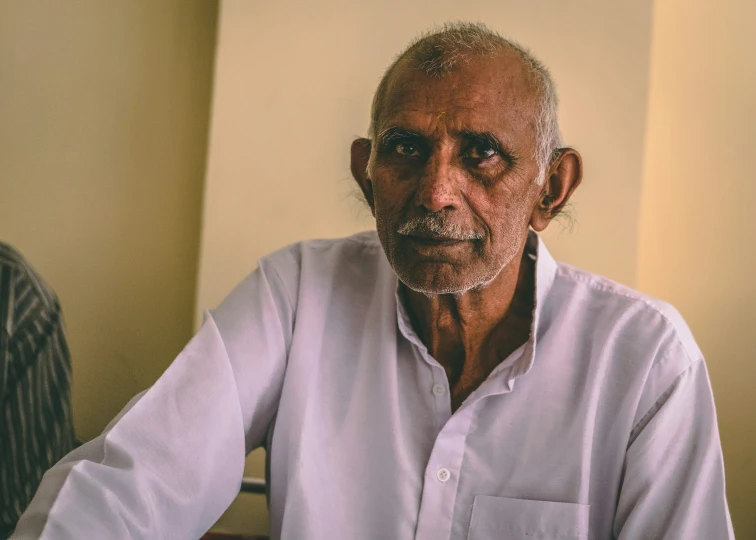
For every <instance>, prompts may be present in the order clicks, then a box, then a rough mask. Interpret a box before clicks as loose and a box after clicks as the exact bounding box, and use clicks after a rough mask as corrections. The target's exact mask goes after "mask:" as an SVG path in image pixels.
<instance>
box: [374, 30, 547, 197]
mask: <svg viewBox="0 0 756 540" xmlns="http://www.w3.org/2000/svg"><path fill="white" fill-rule="evenodd" d="M502 51H509V52H512V53H514V55H515V57H516V58H517V59H518V60H519V61H520V62H521V64H522V67H523V68H524V69H523V74H524V75H525V77H527V79H528V80H527V81H525V82H526V83H527V84H528V85H529V86H530V89H531V92H532V97H533V106H532V113H531V114H532V118H531V121H532V124H533V127H534V129H535V139H536V145H535V151H534V156H533V157H534V158H535V160H536V162H537V163H538V176H537V179H536V183H537V184H539V185H540V184H543V182H544V181H545V177H546V171H547V169H548V167H549V164H550V163H551V161H552V159H553V158H554V156H555V154H556V151H557V150H558V149H559V148H560V147H561V146H562V139H561V133H560V130H559V122H558V119H557V104H558V100H557V94H556V90H555V88H554V83H553V81H552V80H551V75H550V74H549V72H548V69H546V67H545V66H544V65H543V64H542V63H541V62H540V61H539V60H538V59H537V58H535V57H534V56H533V55H532V54H531V53H530V52H529V51H528V50H527V49H525V48H524V47H522V46H521V45H519V44H517V43H516V42H514V41H511V40H508V39H505V38H503V37H502V36H500V35H499V34H497V33H496V32H494V31H492V30H490V29H488V28H487V27H486V26H485V25H483V24H474V23H449V24H446V25H444V26H443V27H442V28H441V29H440V30H433V31H430V32H427V33H425V34H423V35H421V36H420V37H419V38H418V39H416V40H415V41H414V42H413V43H411V44H410V45H409V47H407V49H405V50H404V51H403V52H402V53H401V54H400V55H399V56H398V57H397V58H396V60H395V61H394V62H393V63H392V64H391V66H389V68H388V69H387V70H386V72H385V73H384V75H383V78H382V79H381V82H380V83H379V85H378V88H377V90H376V92H375V96H374V97H373V106H372V109H371V115H370V136H371V138H373V139H375V138H377V137H378V135H379V134H380V133H379V132H378V130H380V121H381V118H382V113H383V112H384V108H385V106H386V96H387V94H388V90H389V87H390V85H391V83H392V81H393V79H394V76H395V74H396V72H397V71H399V70H401V69H403V68H411V69H419V70H421V71H423V72H424V73H425V74H427V75H430V76H432V77H437V78H441V77H444V76H445V75H447V74H448V73H449V72H451V71H453V70H454V69H455V68H457V67H458V66H460V65H464V64H466V63H468V62H470V61H471V60H472V59H474V58H480V57H484V58H490V59H491V61H497V60H498V59H500V58H501V56H502V55H501V54H500V53H501V52H502ZM506 56H509V55H506Z"/></svg>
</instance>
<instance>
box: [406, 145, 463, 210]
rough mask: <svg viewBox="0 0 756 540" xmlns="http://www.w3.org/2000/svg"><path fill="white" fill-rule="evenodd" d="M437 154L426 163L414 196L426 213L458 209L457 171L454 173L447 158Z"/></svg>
mask: <svg viewBox="0 0 756 540" xmlns="http://www.w3.org/2000/svg"><path fill="white" fill-rule="evenodd" d="M439 154H440V153H439ZM439 154H436V155H434V156H432V157H431V159H429V160H428V162H427V163H426V166H425V170H424V171H423V176H422V178H421V179H420V186H419V187H418V190H417V195H416V203H417V205H418V206H420V207H422V208H424V209H425V210H426V211H428V212H440V211H441V210H454V209H457V208H458V207H459V185H458V180H459V179H458V178H457V176H458V174H459V171H455V168H454V167H453V165H452V163H451V161H450V160H449V159H448V158H446V157H445V156H443V155H439Z"/></svg>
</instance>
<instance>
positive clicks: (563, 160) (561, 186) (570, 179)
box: [530, 148, 583, 232]
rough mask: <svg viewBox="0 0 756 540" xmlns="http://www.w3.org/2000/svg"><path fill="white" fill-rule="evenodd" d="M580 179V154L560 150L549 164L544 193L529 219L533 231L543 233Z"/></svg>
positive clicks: (581, 170) (570, 150)
mask: <svg viewBox="0 0 756 540" xmlns="http://www.w3.org/2000/svg"><path fill="white" fill-rule="evenodd" d="M582 178H583V165H582V159H581V157H580V154H579V153H578V152H577V151H576V150H574V149H572V148H561V149H560V150H559V154H558V156H557V157H556V159H555V160H554V162H553V163H552V164H551V167H550V170H549V176H548V178H547V179H546V183H545V186H544V191H543V192H542V193H541V194H540V196H539V200H538V203H537V204H536V207H535V209H534V211H533V215H532V217H531V219H530V226H531V227H532V228H533V229H534V230H535V231H538V232H541V231H543V230H544V229H546V227H548V225H549V223H550V222H551V220H552V219H554V218H555V217H556V216H558V215H559V213H560V212H561V211H562V210H563V209H564V207H565V205H566V204H567V202H568V201H569V199H570V197H571V196H572V193H573V192H574V191H575V189H576V188H577V187H578V185H580V182H581V180H582Z"/></svg>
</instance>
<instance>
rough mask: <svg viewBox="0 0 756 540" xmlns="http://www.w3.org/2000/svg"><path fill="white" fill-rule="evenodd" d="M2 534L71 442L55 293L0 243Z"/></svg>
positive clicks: (64, 349)
mask: <svg viewBox="0 0 756 540" xmlns="http://www.w3.org/2000/svg"><path fill="white" fill-rule="evenodd" d="M0 332H2V333H3V335H2V336H0V371H2V374H0V381H1V383H0V538H7V537H8V535H9V534H10V533H11V532H12V531H13V529H14V527H15V525H16V522H17V521H18V519H19V517H20V516H21V513H22V512H23V510H24V509H25V508H26V506H27V505H28V504H29V501H31V499H32V496H33V495H34V492H35V491H36V490H37V486H39V482H40V480H41V479H42V475H43V474H44V472H45V471H46V470H47V469H49V468H50V467H52V466H53V465H54V464H55V462H56V461H58V460H59V459H60V458H61V457H63V456H64V455H65V454H67V453H68V452H70V451H71V450H72V449H73V447H74V431H73V421H72V418H71V359H70V355H69V352H68V345H67V344H66V336H65V331H64V328H63V318H62V314H61V309H60V305H59V303H58V299H57V297H56V296H55V294H54V293H53V291H52V289H50V288H49V287H47V286H46V285H45V283H44V282H43V281H42V279H41V278H40V277H39V276H38V275H37V274H36V273H35V272H34V270H33V269H32V268H31V267H30V266H29V265H28V264H27V263H26V262H25V261H24V260H23V258H22V257H21V256H20V255H19V254H18V253H16V252H15V251H13V250H11V249H10V248H9V247H7V246H4V245H0Z"/></svg>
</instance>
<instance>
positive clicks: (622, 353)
mask: <svg viewBox="0 0 756 540" xmlns="http://www.w3.org/2000/svg"><path fill="white" fill-rule="evenodd" d="M351 157H352V172H353V175H354V177H355V179H356V181H357V182H358V184H359V186H360V188H361V189H362V191H363V193H364V194H365V198H366V200H367V202H368V203H369V205H370V208H371V209H372V211H373V214H374V215H375V219H376V224H377V235H376V234H375V233H374V232H367V233H362V234H357V235H355V236H352V237H350V238H346V239H341V240H319V241H308V242H303V243H300V244H297V245H294V246H291V247H288V248H285V249H283V250H281V251H279V252H277V253H274V254H272V255H270V256H268V257H266V258H264V259H263V260H261V261H260V265H259V268H258V269H257V270H255V271H254V272H253V273H252V274H251V275H250V276H249V277H248V278H247V279H246V280H245V281H243V282H242V283H241V284H240V285H239V286H238V287H237V288H236V289H235V290H234V291H233V292H232V293H231V294H230V296H229V297H228V298H227V299H226V300H225V301H224V302H223V303H222V304H221V305H220V307H218V309H216V310H214V311H213V312H212V313H211V314H210V315H209V316H208V318H207V320H206V322H205V324H204V326H203V328H202V329H201V330H200V331H199V333H198V334H197V335H196V336H195V338H194V339H193V340H192V341H191V342H190V343H189V345H188V346H187V347H186V349H185V350H184V351H183V352H182V353H181V354H180V355H179V356H178V358H177V359H176V360H175V361H174V363H173V364H172V365H171V367H170V368H169V369H168V370H167V371H166V372H165V374H164V375H163V376H162V377H161V378H160V379H159V380H158V381H157V383H155V385H154V386H153V387H151V388H150V389H149V390H147V391H146V392H144V393H143V394H141V395H140V396H138V397H137V398H135V399H134V400H132V402H131V403H129V404H128V405H127V406H126V408H125V409H124V411H123V412H121V413H120V415H119V416H118V417H117V418H116V419H115V420H114V421H113V422H112V423H111V424H110V426H108V427H107V428H106V430H105V432H104V433H103V434H102V435H101V436H100V437H98V438H97V439H95V440H94V441H92V442H90V443H88V444H87V445H85V446H83V447H81V448H79V449H78V450H76V451H74V452H73V453H71V454H70V455H69V456H68V457H67V458H65V459H64V460H63V461H62V462H61V463H59V464H58V465H56V466H55V467H54V468H53V469H52V470H50V471H49V472H48V474H47V475H46V477H45V479H44V481H43V484H42V487H41V488H40V490H39V491H38V493H37V495H36V496H35V499H34V501H33V502H32V504H31V506H30V507H29V509H28V510H27V512H26V514H25V515H24V517H23V518H22V520H21V523H20V525H19V527H18V529H17V532H16V536H15V537H14V538H38V537H41V538H98V539H102V538H187V539H188V538H196V537H198V536H200V534H201V533H202V532H203V531H204V530H206V529H207V528H208V527H209V526H210V525H212V523H213V522H214V520H216V519H217V518H218V517H219V516H220V514H221V513H222V512H223V510H224V509H225V508H226V507H227V506H228V505H229V504H230V503H231V501H232V500H233V499H234V497H235V495H236V493H237V491H238V489H239V482H240V478H241V476H242V469H243V462H244V455H245V453H246V452H249V451H251V450H252V449H254V448H257V447H259V446H264V447H265V448H266V449H267V456H268V463H267V473H268V475H267V476H268V485H269V504H270V516H271V523H270V529H271V536H272V538H293V539H323V538H339V539H342V538H343V539H360V540H364V539H405V538H406V539H410V538H416V539H423V540H438V539H455V540H456V539H460V540H461V539H463V538H473V539H484V538H506V539H520V538H534V539H535V538H560V539H564V538H583V539H587V538H590V539H610V538H620V539H628V540H629V539H641V538H643V539H645V538H649V539H661V538H667V539H698V538H700V539H722V538H732V537H733V534H732V527H731V525H730V519H729V514H728V510H727V503H726V499H725V484H724V470H723V463H722V452H721V448H720V443H719V437H718V433H717V423H716V415H715V410H714V403H713V400H712V393H711V389H710V386H709V380H708V376H707V372H706V367H705V365H704V361H703V359H702V357H701V352H700V351H699V349H698V348H697V346H696V344H695V342H694V340H693V338H692V337H691V334H690V332H689V331H688V329H687V327H686V325H685V323H684V322H683V320H682V319H681V317H680V315H679V314H678V313H677V312H676V311H675V310H674V309H673V308H672V307H670V306H669V305H667V304H665V303H663V302H660V301H658V300H654V299H651V298H648V297H645V296H643V295H641V294H639V293H637V292H634V291H632V290H630V289H627V288H625V287H622V286H620V285H618V284H616V283H613V282H611V281H609V280H607V279H604V278H601V277H598V276H594V275H591V274H589V273H586V272H583V271H581V270H578V269H575V268H572V267H570V266H567V265H563V264H558V263H556V262H555V261H554V260H553V259H552V257H551V256H550V255H549V253H548V251H547V250H546V248H545V246H544V245H543V243H542V242H541V240H540V238H539V237H538V235H537V232H539V231H542V230H543V229H545V228H546V227H547V226H548V224H549V222H550V221H551V220H552V218H553V217H554V216H555V215H557V214H558V213H559V212H560V210H562V209H563V208H564V205H565V204H566V203H567V201H568V200H569V198H570V195H571V194H572V193H573V191H574V190H575V188H576V187H577V186H578V185H579V183H580V179H581V159H580V156H579V154H578V153H577V152H576V151H575V150H573V149H570V148H565V147H563V145H562V144H561V141H560V135H559V129H558V125H557V119H556V96H555V92H554V88H553V85H552V82H551V80H550V77H549V75H548V72H547V70H546V69H545V68H544V67H543V66H542V65H541V64H540V63H539V62H538V61H537V60H536V59H535V58H534V57H533V56H532V55H531V54H530V53H528V52H527V51H526V50H524V49H523V48H521V47H519V46H518V45H516V44H514V43H511V42H509V41H506V40H504V39H503V38H501V37H500V36H498V35H497V34H495V33H493V32H491V31H489V30H487V29H486V28H485V27H483V26H480V25H470V24H456V25H449V26H446V27H444V28H443V29H442V30H440V31H438V32H435V33H432V34H429V35H426V36H424V37H423V38H421V39H420V40H418V41H417V42H415V43H414V44H412V45H411V46H410V47H409V48H408V49H407V50H406V51H405V52H404V53H403V54H402V55H401V56H400V57H399V58H398V59H397V60H396V61H395V62H394V64H393V65H392V66H391V67H390V68H389V69H388V71H387V72H386V74H385V76H384V78H383V80H382V81H381V83H380V86H379V87H378V90H377V92H376V95H375V99H374V103H373V114H372V126H371V138H370V139H359V140H357V141H355V142H354V143H353V145H352V149H351Z"/></svg>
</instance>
